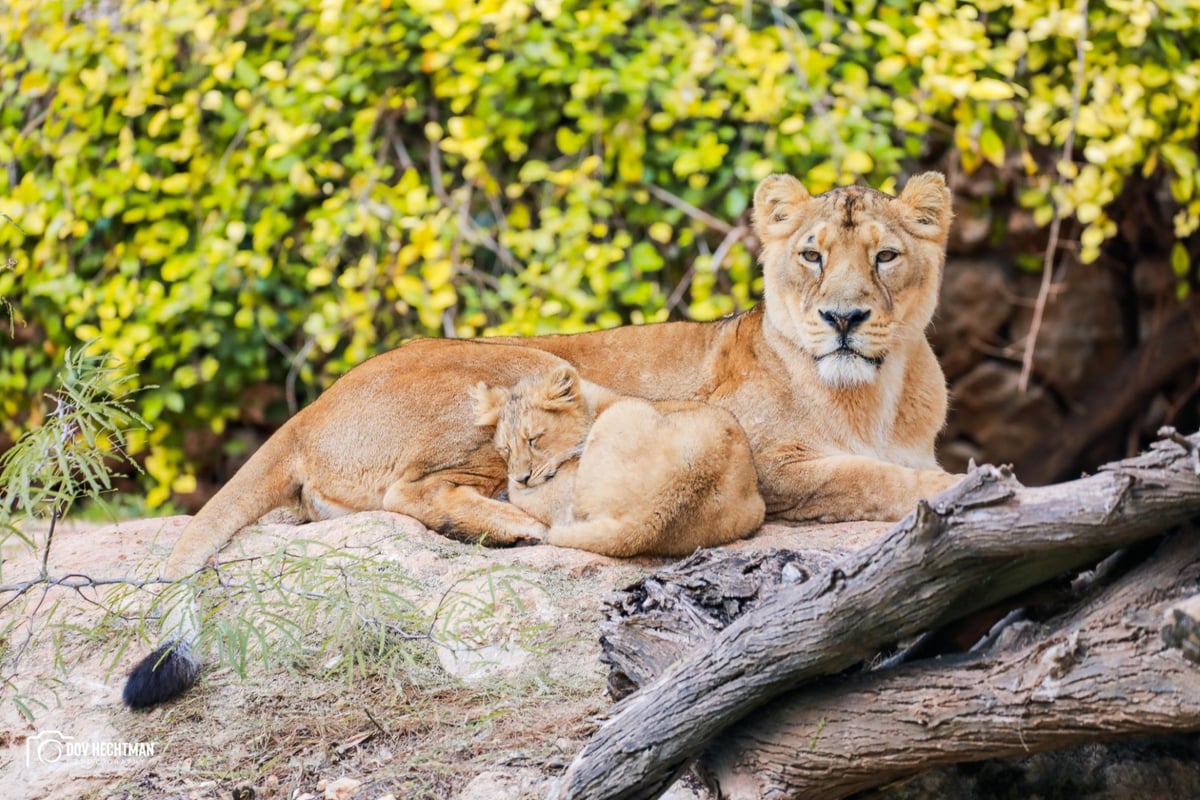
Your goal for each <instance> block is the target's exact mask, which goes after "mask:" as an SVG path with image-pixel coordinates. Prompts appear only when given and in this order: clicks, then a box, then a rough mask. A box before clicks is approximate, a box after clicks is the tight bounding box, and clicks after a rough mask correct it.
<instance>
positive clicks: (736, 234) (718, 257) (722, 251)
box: [667, 225, 750, 311]
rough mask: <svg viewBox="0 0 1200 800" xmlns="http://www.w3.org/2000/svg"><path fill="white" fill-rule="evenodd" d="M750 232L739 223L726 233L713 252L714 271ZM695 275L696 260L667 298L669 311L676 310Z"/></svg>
mask: <svg viewBox="0 0 1200 800" xmlns="http://www.w3.org/2000/svg"><path fill="white" fill-rule="evenodd" d="M749 232H750V230H749V229H748V228H747V227H745V226H744V225H738V226H736V227H734V228H731V229H730V230H729V232H728V233H726V234H725V238H724V239H722V240H721V243H720V244H719V245H717V249H716V250H714V251H713V254H712V269H713V271H714V272H716V271H717V270H719V269H720V268H721V265H722V264H724V263H725V258H726V257H727V256H728V255H729V251H730V250H732V249H733V246H734V245H735V244H737V243H738V242H740V241H741V240H742V239H744V238H746V234H748V233H749ZM695 277H696V264H695V262H692V265H691V266H690V267H688V271H687V272H686V273H685V274H684V276H683V277H682V278H681V279H680V280H679V283H678V284H677V285H676V286H675V289H674V290H673V291H672V292H671V296H670V297H668V298H667V311H674V310H675V307H676V306H678V305H679V303H680V302H681V301H682V300H683V295H684V294H685V293H686V292H687V290H688V288H689V287H690V286H691V285H692V280H693V279H694V278H695Z"/></svg>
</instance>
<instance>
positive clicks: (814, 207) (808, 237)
mask: <svg viewBox="0 0 1200 800" xmlns="http://www.w3.org/2000/svg"><path fill="white" fill-rule="evenodd" d="M951 216H952V215H951V209H950V190H949V189H948V188H947V187H946V180H945V178H944V177H943V176H942V175H941V174H940V173H936V172H927V173H924V174H922V175H917V176H916V177H914V178H913V179H912V180H910V181H909V182H908V184H907V185H906V186H905V187H904V190H903V191H902V192H901V193H900V196H899V197H892V196H891V195H887V194H884V193H883V192H879V191H875V190H874V189H868V188H865V187H862V186H847V187H843V188H840V189H833V190H832V191H829V192H826V193H824V194H821V195H818V196H816V197H812V196H811V195H809V193H808V192H807V191H806V190H805V189H804V187H803V186H802V185H801V184H800V182H799V181H798V180H796V179H795V178H793V177H791V176H789V175H771V176H769V177H767V178H766V179H765V180H764V181H763V182H762V183H761V184H759V186H758V189H757V190H756V191H755V193H754V228H755V231H756V233H757V234H758V238H759V240H760V241H761V242H762V252H761V255H760V259H761V261H762V264H763V281H764V287H763V288H764V294H765V295H766V298H767V300H768V303H767V317H768V319H769V320H770V322H771V324H772V325H773V326H774V327H775V328H776V329H778V330H779V331H780V332H781V333H782V334H783V335H784V336H785V337H786V338H788V339H789V340H790V341H792V342H793V343H794V344H796V345H797V346H798V347H799V348H800V350H801V351H802V355H803V356H806V357H808V358H810V359H812V361H813V362H814V363H815V365H816V369H817V373H818V375H820V377H821V379H822V380H823V381H824V382H825V383H826V384H828V385H830V386H834V387H839V388H848V387H854V386H858V385H862V384H867V383H871V382H873V381H874V380H875V378H876V375H877V374H878V371H879V369H880V368H881V367H882V366H883V364H884V363H885V361H886V360H887V358H888V356H889V354H890V353H892V352H894V351H895V350H896V349H897V348H899V347H901V346H902V345H903V344H904V343H906V342H909V341H913V340H914V339H915V338H917V337H924V335H925V328H926V327H927V326H928V324H929V322H930V320H931V319H932V318H933V312H934V308H935V307H936V305H937V298H938V289H939V287H940V285H941V277H942V265H943V262H944V261H945V250H946V236H947V234H948V232H949V229H950V218H951Z"/></svg>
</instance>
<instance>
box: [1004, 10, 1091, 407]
mask: <svg viewBox="0 0 1200 800" xmlns="http://www.w3.org/2000/svg"><path fill="white" fill-rule="evenodd" d="M1087 15H1088V0H1079V38H1078V39H1076V40H1075V86H1074V87H1072V89H1071V124H1070V125H1069V126H1068V127H1067V135H1066V138H1065V139H1064V141H1063V152H1062V161H1064V162H1065V161H1069V160H1070V159H1071V153H1072V152H1073V151H1074V149H1075V127H1076V125H1078V123H1079V108H1080V106H1081V105H1082V103H1083V83H1084V79H1085V77H1086V73H1085V72H1084V70H1085V67H1086V64H1085V61H1086V47H1087V34H1088V24H1087ZM1061 228H1062V215H1061V214H1060V213H1059V210H1058V204H1057V203H1055V204H1054V218H1053V219H1052V220H1051V221H1050V237H1049V239H1048V240H1047V241H1046V253H1045V255H1044V256H1043V257H1042V285H1041V287H1040V288H1039V289H1038V296H1037V303H1036V304H1035V305H1034V307H1033V321H1032V322H1031V323H1030V324H1029V343H1028V344H1027V345H1026V346H1025V357H1024V358H1023V359H1022V361H1021V376H1020V378H1019V379H1018V380H1017V388H1018V390H1019V391H1020V392H1021V393H1022V394H1024V393H1025V392H1026V391H1028V390H1029V376H1030V375H1031V374H1032V373H1033V354H1034V350H1035V349H1036V348H1037V340H1038V334H1039V333H1040V332H1041V330H1042V318H1043V317H1044V316H1045V313H1046V301H1047V300H1048V298H1049V297H1050V284H1051V282H1052V279H1053V276H1054V254H1055V252H1057V250H1058V236H1059V231H1060V229H1061Z"/></svg>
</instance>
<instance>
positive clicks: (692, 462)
mask: <svg viewBox="0 0 1200 800" xmlns="http://www.w3.org/2000/svg"><path fill="white" fill-rule="evenodd" d="M474 396H475V398H476V412H477V422H478V423H479V424H481V425H487V424H489V423H491V424H495V425H496V434H495V443H496V446H497V449H498V450H499V451H500V453H501V454H502V455H504V456H505V458H506V459H507V460H508V464H509V499H510V501H511V502H512V503H513V504H514V505H516V506H518V507H519V508H521V509H523V510H525V511H526V512H527V513H529V514H530V515H531V516H534V517H536V518H538V519H539V520H541V521H542V522H544V523H545V524H547V525H549V526H550V531H549V533H548V535H547V538H546V541H547V542H548V543H549V544H553V545H558V546H561V547H574V548H579V549H583V550H590V551H592V552H596V553H602V554H605V555H610V556H619V557H624V556H634V555H668V556H679V555H687V554H689V553H691V552H693V551H694V550H696V549H697V548H699V547H711V546H714V545H719V544H725V543H727V542H731V541H734V540H735V539H739V538H742V537H744V536H746V535H748V534H750V533H752V532H753V531H754V530H755V529H757V528H758V526H759V525H761V524H762V520H763V513H764V505H763V500H762V497H761V496H760V495H759V492H758V485H757V483H758V481H757V475H756V473H755V470H754V463H753V459H752V457H751V454H750V446H749V443H748V442H747V440H746V436H745V433H744V432H743V431H742V429H741V427H740V426H739V425H738V423H737V421H736V420H735V419H734V417H733V415H732V414H730V413H728V412H727V411H724V410H722V409H719V408H716V407H714V406H709V405H705V404H703V403H694V402H658V403H651V402H648V401H645V400H641V399H637V398H629V397H620V396H617V395H614V394H613V393H611V392H609V391H607V390H605V389H603V388H602V387H599V386H595V385H593V384H589V383H588V382H586V381H582V380H581V379H580V378H579V375H578V373H576V372H575V370H574V369H573V368H571V367H569V366H562V367H556V368H554V369H552V370H551V371H550V372H549V373H546V374H543V375H539V376H531V377H529V378H525V379H523V380H522V381H521V382H519V383H518V384H517V385H515V386H513V387H508V388H500V389H497V388H495V387H492V388H488V387H477V388H476V390H475V391H474Z"/></svg>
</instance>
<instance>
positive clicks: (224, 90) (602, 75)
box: [0, 0, 1200, 502]
mask: <svg viewBox="0 0 1200 800" xmlns="http://www.w3.org/2000/svg"><path fill="white" fill-rule="evenodd" d="M827 9H828V10H830V12H831V13H829V14H827V13H826V10H827ZM1198 17H1200V0H1164V2H1157V3H1151V2H1149V1H1148V0H1109V2H1107V3H1101V2H1095V0H1093V1H1092V2H1091V3H1090V4H1089V5H1088V14H1087V19H1086V36H1085V38H1086V48H1085V52H1084V56H1085V59H1084V71H1085V79H1084V82H1083V83H1082V84H1081V86H1080V91H1081V103H1080V106H1079V109H1078V114H1077V119H1076V114H1075V111H1074V109H1073V91H1074V89H1075V85H1076V80H1075V69H1076V54H1077V44H1078V41H1077V40H1078V39H1079V38H1080V32H1081V29H1082V26H1084V25H1085V21H1084V19H1083V18H1082V17H1081V15H1080V9H1079V6H1077V5H1076V4H1074V3H1072V4H1067V5H1064V4H1062V3H1060V2H1058V0H1017V2H1015V3H1013V2H1007V1H1006V2H1000V0H977V2H975V3H966V2H955V0H935V1H932V2H925V3H913V2H901V1H900V0H891V1H890V2H877V1H875V0H859V2H854V3H846V2H843V0H831V1H830V2H813V1H812V0H809V1H808V2H800V3H797V2H790V3H788V2H762V0H754V1H753V2H740V1H739V2H709V1H708V0H678V1H676V2H672V1H671V0H655V2H648V1H646V0H604V1H603V2H599V1H598V0H591V1H590V2H589V0H534V2H528V0H470V1H468V0H410V2H396V1H395V0H392V1H391V2H389V0H372V2H361V3H355V2H345V0H249V2H247V1H246V0H103V1H101V0H87V2H83V0H58V1H57V2H56V1H55V0H9V2H8V3H7V4H6V8H5V10H4V11H3V12H0V50H2V52H3V59H2V60H0V213H3V214H5V215H7V216H9V217H11V218H12V220H14V221H15V222H17V223H18V224H19V226H20V227H18V226H17V225H0V255H5V256H8V255H10V254H11V256H12V258H14V259H15V261H16V263H15V268H14V269H12V270H0V296H4V297H6V298H8V299H9V300H10V301H11V302H12V303H13V304H14V306H15V308H16V309H17V312H18V314H19V315H20V316H21V317H23V318H24V320H26V321H27V323H28V325H29V326H31V328H30V329H27V330H33V331H34V332H35V336H34V337H33V340H34V344H33V346H29V345H26V346H23V347H5V348H0V418H3V419H5V420H8V422H7V425H8V426H9V428H10V429H11V428H13V427H14V426H15V425H16V424H17V423H16V422H14V420H23V419H24V418H25V415H26V412H27V410H28V408H29V405H30V401H31V399H32V398H33V396H34V395H35V394H36V393H37V392H38V391H40V390H42V389H43V388H45V387H46V386H47V384H48V382H49V380H50V378H51V376H52V366H53V364H54V363H55V361H56V360H57V359H59V358H61V354H62V353H63V352H64V350H65V348H66V347H68V346H70V345H72V344H75V343H78V342H82V341H86V340H90V339H96V342H97V343H96V345H94V347H95V349H97V350H102V351H107V352H110V353H112V354H113V355H115V356H117V357H118V358H120V359H121V360H122V362H123V363H124V364H125V365H126V368H127V369H128V370H130V371H136V372H137V373H139V375H140V378H139V380H140V382H141V383H142V384H143V385H155V386H156V387H157V388H152V389H148V390H146V391H144V392H143V393H142V394H141V395H140V403H141V411H142V412H143V415H144V416H145V417H146V418H147V419H148V420H150V421H151V422H152V423H154V429H153V432H152V433H150V434H149V435H148V436H146V437H144V438H143V439H139V440H136V441H134V442H131V449H133V450H134V451H135V452H140V453H142V454H143V455H144V456H145V457H146V467H147V470H148V473H149V475H150V476H151V477H152V479H153V481H154V487H153V489H154V491H153V492H152V495H151V500H152V502H157V501H161V500H163V499H165V498H166V497H167V496H168V494H169V492H170V490H171V488H172V487H174V488H175V489H176V490H184V489H186V488H187V487H188V486H189V485H190V479H189V476H188V474H187V470H188V467H187V465H185V464H183V463H182V462H183V459H182V456H181V450H180V445H181V442H182V436H183V433H184V431H185V429H188V428H212V429H215V430H217V431H218V432H219V431H221V430H222V429H223V428H224V426H225V425H226V424H227V423H228V422H230V421H231V420H236V419H237V418H238V416H239V413H240V410H241V403H242V398H243V396H244V390H245V389H246V388H247V387H250V386H252V385H255V384H258V383H261V382H264V381H270V382H274V383H282V382H283V380H284V378H285V376H287V375H288V373H289V371H292V372H293V374H294V375H295V377H296V378H298V383H299V385H300V386H301V387H302V391H301V393H300V394H301V399H304V398H307V397H311V396H312V394H314V393H315V391H317V390H318V389H319V387H320V386H322V385H324V384H327V383H328V381H329V380H331V379H332V377H333V376H335V375H337V374H340V373H341V372H344V371H345V370H346V369H347V368H348V367H349V366H350V365H352V364H354V363H357V362H360V361H362V360H363V359H365V358H367V357H368V356H370V355H371V354H373V353H376V352H378V351H380V350H383V349H386V348H388V347H391V346H394V345H396V344H398V343H399V342H400V341H401V340H403V339H404V338H406V337H409V336H412V335H416V334H441V333H447V332H452V333H454V334H457V335H462V336H472V335H479V334H486V333H542V332H547V331H552V330H579V329H582V328H586V327H594V326H607V325H616V324H619V323H622V322H628V321H634V322H641V321H650V320H661V319H665V318H666V317H667V316H668V315H669V314H671V313H672V312H676V313H686V314H688V315H690V316H691V317H693V318H697V319H709V318H714V317H717V316H720V315H722V314H726V313H728V312H731V311H734V310H737V309H740V308H744V307H746V306H747V305H749V304H750V303H751V302H753V298H754V297H755V296H756V295H757V284H756V277H755V271H754V269H753V263H752V256H751V254H750V252H749V251H748V249H747V245H746V243H745V242H744V241H742V240H741V239H740V238H738V236H737V235H736V225H737V223H738V221H739V220H742V221H744V216H743V215H744V212H745V211H746V208H747V204H748V202H749V197H750V193H751V192H752V190H753V187H754V184H755V182H756V181H758V180H759V179H761V178H762V177H763V176H764V175H766V174H768V173H769V172H772V171H776V170H786V171H789V172H792V173H796V174H800V175H804V176H805V180H806V183H807V184H808V185H809V186H810V187H811V188H812V189H814V190H817V191H820V190H823V189H826V188H829V187H832V186H834V185H838V184H844V183H851V182H866V183H870V184H872V185H875V186H882V187H884V188H891V187H892V186H894V184H895V180H896V177H897V176H898V175H900V174H902V173H903V171H904V169H905V168H906V167H911V165H912V164H913V163H914V161H915V159H916V158H917V157H919V156H920V155H921V154H922V153H924V152H930V151H934V152H936V151H938V150H939V149H942V148H944V147H947V146H949V147H952V148H953V149H954V152H955V153H956V156H957V157H958V158H959V159H960V160H961V164H962V166H963V167H965V168H966V169H968V170H971V169H975V168H977V167H979V166H981V165H983V164H984V163H985V162H992V163H994V164H997V165H999V164H1001V163H1003V162H1005V160H1006V159H1008V160H1009V164H1010V165H1011V164H1014V163H1015V164H1016V165H1017V169H1018V171H1019V170H1022V169H1024V170H1025V171H1026V174H1027V176H1028V177H1027V183H1026V189H1025V191H1024V194H1023V196H1022V201H1023V202H1025V203H1026V204H1027V205H1028V206H1029V207H1031V208H1033V209H1034V211H1035V214H1036V215H1037V218H1038V219H1039V220H1040V221H1042V222H1046V221H1047V220H1048V219H1049V218H1050V216H1051V215H1052V213H1053V209H1054V205H1052V204H1056V205H1057V207H1058V209H1059V210H1060V212H1061V213H1063V214H1073V215H1075V216H1077V218H1078V219H1079V221H1080V222H1082V223H1085V225H1086V227H1085V228H1084V229H1083V234H1082V239H1083V241H1082V246H1083V254H1084V256H1085V258H1088V259H1090V258H1093V257H1095V255H1096V254H1097V252H1098V248H1099V247H1100V246H1101V245H1102V243H1103V241H1104V239H1105V238H1106V237H1107V236H1110V235H1112V233H1113V232H1114V225H1113V222H1112V221H1111V220H1110V219H1109V218H1108V217H1107V216H1106V214H1105V208H1106V205H1107V204H1109V203H1110V202H1111V201H1112V200H1113V199H1114V198H1115V197H1116V196H1117V195H1118V194H1119V193H1120V191H1121V188H1122V185H1123V184H1124V182H1125V180H1126V177H1127V176H1129V175H1131V174H1134V173H1137V172H1141V173H1142V174H1145V175H1148V176H1156V177H1158V176H1161V177H1162V178H1163V179H1164V180H1168V181H1169V183H1170V188H1171V191H1172V193H1173V194H1174V197H1175V199H1176V201H1178V203H1179V204H1180V212H1179V216H1178V218H1177V226H1176V227H1177V234H1178V235H1179V236H1180V237H1185V236H1188V235H1190V234H1191V233H1192V232H1194V231H1195V230H1196V228H1197V225H1198V224H1200V188H1198V184H1200V180H1198V173H1197V168H1198V165H1197V157H1196V151H1195V143H1196V140H1197V126H1198V119H1197V118H1198V115H1200V55H1198V54H1200V32H1198V31H1200V29H1198V28H1197V26H1196V25H1195V20H1196V19H1197V18H1198ZM1023 87H1029V88H1028V89H1026V88H1023ZM1072 127H1074V129H1075V136H1076V138H1075V143H1076V153H1077V156H1076V158H1075V159H1074V160H1072V161H1068V162H1064V163H1058V155H1057V153H1058V152H1059V151H1061V149H1062V143H1063V141H1064V140H1065V139H1066V138H1067V136H1068V135H1069V131H1070V129H1071V128H1072ZM680 200H682V201H686V204H690V205H691V206H693V207H696V208H699V209H702V210H703V211H705V212H707V213H709V214H711V215H713V216H714V217H716V218H719V219H723V220H726V221H727V222H729V223H731V224H732V225H734V226H735V234H734V235H731V236H729V237H728V238H727V237H726V233H727V231H725V230H713V229H711V228H710V227H708V226H707V225H706V223H705V221H704V219H703V217H702V216H699V215H696V214H695V213H693V212H690V211H689V210H688V209H687V206H686V205H685V204H684V203H681V202H678V201H680ZM1181 254H1182V257H1179V256H1180V255H1181ZM1176 256H1177V259H1176V261H1177V262H1178V264H1177V265H1178V266H1180V268H1181V269H1184V270H1186V269H1188V268H1189V265H1188V263H1187V254H1186V251H1184V250H1182V248H1180V249H1177V251H1176ZM675 300H677V302H678V307H677V308H674V307H672V301H675ZM27 338H29V337H28V336H27ZM11 432H12V431H11V430H10V433H11Z"/></svg>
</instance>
